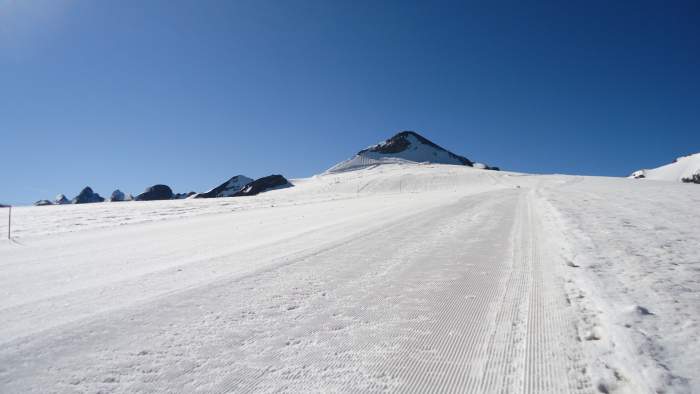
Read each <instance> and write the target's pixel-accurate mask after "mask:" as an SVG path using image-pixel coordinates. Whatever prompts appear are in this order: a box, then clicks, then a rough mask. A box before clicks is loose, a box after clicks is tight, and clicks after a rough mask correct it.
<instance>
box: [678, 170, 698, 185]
mask: <svg viewBox="0 0 700 394" xmlns="http://www.w3.org/2000/svg"><path fill="white" fill-rule="evenodd" d="M681 181H683V183H698V184H700V172H696V173H695V174H693V175H691V176H689V177H686V178H682V179H681Z"/></svg>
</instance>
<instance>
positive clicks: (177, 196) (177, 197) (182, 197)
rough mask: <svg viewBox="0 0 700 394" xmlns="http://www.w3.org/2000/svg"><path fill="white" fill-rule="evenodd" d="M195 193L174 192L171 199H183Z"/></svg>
mask: <svg viewBox="0 0 700 394" xmlns="http://www.w3.org/2000/svg"><path fill="white" fill-rule="evenodd" d="M195 194H197V193H195V192H187V193H176V194H175V195H174V196H173V200H182V199H185V198H187V197H190V196H194V195H195Z"/></svg>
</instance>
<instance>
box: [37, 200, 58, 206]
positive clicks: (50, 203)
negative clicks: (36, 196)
mask: <svg viewBox="0 0 700 394" xmlns="http://www.w3.org/2000/svg"><path fill="white" fill-rule="evenodd" d="M34 205H35V206H37V207H43V206H46V205H53V202H51V201H49V200H39V201H37V202H35V203H34Z"/></svg>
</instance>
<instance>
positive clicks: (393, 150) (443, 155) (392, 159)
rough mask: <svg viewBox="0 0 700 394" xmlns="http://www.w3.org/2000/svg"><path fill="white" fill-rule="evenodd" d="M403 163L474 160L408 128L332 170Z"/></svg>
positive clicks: (461, 163) (459, 163)
mask: <svg viewBox="0 0 700 394" xmlns="http://www.w3.org/2000/svg"><path fill="white" fill-rule="evenodd" d="M403 162H412V163H426V162H427V163H437V164H453V165H463V166H469V167H472V166H474V163H473V162H472V161H471V160H469V159H467V158H466V157H464V156H460V155H457V154H454V153H452V152H450V151H448V150H447V149H445V148H443V147H441V146H440V145H438V144H436V143H434V142H432V141H430V140H429V139H427V138H425V137H423V136H422V135H420V134H419V133H418V132H416V131H412V130H404V131H401V132H399V133H397V134H395V135H394V136H392V137H391V138H389V139H388V140H385V141H382V142H380V143H378V144H376V145H372V146H370V147H368V148H365V149H363V150H361V151H359V152H357V154H356V155H355V156H354V157H352V158H350V159H348V160H345V161H343V162H341V163H338V164H336V165H335V166H333V167H332V168H330V169H329V170H328V172H342V171H349V170H355V169H360V168H366V167H369V166H374V165H378V164H387V163H403ZM485 167H486V168H489V167H487V166H485Z"/></svg>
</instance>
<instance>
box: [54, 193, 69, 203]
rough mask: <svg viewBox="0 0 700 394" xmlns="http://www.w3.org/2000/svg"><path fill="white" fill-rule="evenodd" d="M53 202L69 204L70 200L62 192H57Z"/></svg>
mask: <svg viewBox="0 0 700 394" xmlns="http://www.w3.org/2000/svg"><path fill="white" fill-rule="evenodd" d="M54 203H55V204H56V205H63V204H70V200H69V199H67V198H66V196H65V195H64V194H59V195H57V196H56V198H54Z"/></svg>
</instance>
